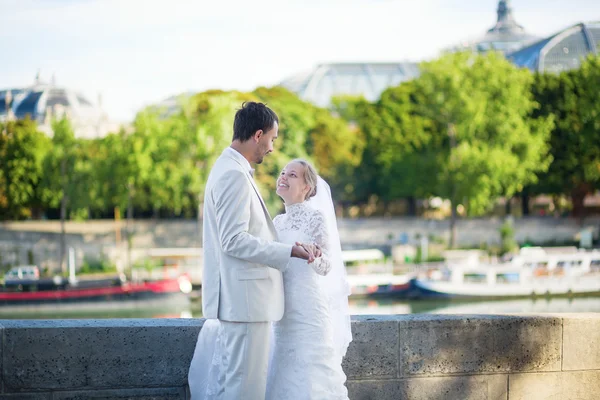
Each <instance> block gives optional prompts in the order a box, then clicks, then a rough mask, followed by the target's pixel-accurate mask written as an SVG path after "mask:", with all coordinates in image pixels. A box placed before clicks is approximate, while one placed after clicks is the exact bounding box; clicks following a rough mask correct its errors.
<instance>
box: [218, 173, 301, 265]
mask: <svg viewBox="0 0 600 400" xmlns="http://www.w3.org/2000/svg"><path fill="white" fill-rule="evenodd" d="M254 195H255V193H254V190H253V188H252V187H251V186H250V184H249V182H248V178H247V177H246V176H245V175H244V173H243V172H241V171H237V170H231V171H228V172H226V173H225V174H223V176H222V177H221V178H220V179H219V181H218V182H215V185H214V186H213V190H212V197H213V201H214V204H215V209H216V217H217V229H218V232H219V243H220V245H221V250H222V251H223V252H224V253H225V254H227V255H229V256H231V257H235V258H239V259H241V260H245V261H249V262H252V263H256V264H263V265H267V266H269V267H271V268H275V269H278V270H280V271H284V270H285V269H286V268H287V264H288V262H289V260H290V257H291V253H292V246H291V245H287V244H283V243H278V242H274V241H270V240H265V239H262V238H259V237H256V236H253V235H251V234H250V233H248V231H249V226H250V209H251V203H250V200H251V196H254Z"/></svg>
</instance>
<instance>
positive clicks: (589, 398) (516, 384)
mask: <svg viewBox="0 0 600 400" xmlns="http://www.w3.org/2000/svg"><path fill="white" fill-rule="evenodd" d="M508 391H509V400H530V399H536V400H598V398H600V371H569V372H539V373H533V374H511V375H510V376H509V378H508Z"/></svg>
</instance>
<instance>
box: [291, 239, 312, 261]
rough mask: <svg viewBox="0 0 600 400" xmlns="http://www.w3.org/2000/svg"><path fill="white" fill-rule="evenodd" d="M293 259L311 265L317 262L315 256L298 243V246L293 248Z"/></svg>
mask: <svg viewBox="0 0 600 400" xmlns="http://www.w3.org/2000/svg"><path fill="white" fill-rule="evenodd" d="M292 257H295V258H300V259H302V260H306V261H308V263H309V264H310V263H312V262H313V261H315V256H314V254H312V253H310V252H309V251H307V250H306V249H305V248H304V247H302V246H301V245H298V243H296V245H295V246H293V247H292Z"/></svg>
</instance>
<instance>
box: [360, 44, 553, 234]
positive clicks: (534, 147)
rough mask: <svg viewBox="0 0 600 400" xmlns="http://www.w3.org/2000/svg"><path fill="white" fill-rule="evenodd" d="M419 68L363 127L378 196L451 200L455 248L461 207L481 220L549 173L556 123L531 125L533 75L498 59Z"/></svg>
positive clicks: (456, 58)
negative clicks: (498, 203) (498, 201)
mask: <svg viewBox="0 0 600 400" xmlns="http://www.w3.org/2000/svg"><path fill="white" fill-rule="evenodd" d="M420 68H421V75H420V76H419V77H418V78H416V79H415V80H414V81H411V82H406V83H403V84H401V85H400V86H399V87H397V88H392V89H389V90H387V91H386V92H384V93H383V95H382V97H381V99H380V100H379V101H378V102H377V103H375V104H374V106H373V107H372V109H371V110H370V111H368V112H367V113H366V118H365V119H364V120H363V121H362V123H361V126H362V127H363V129H364V130H365V131H366V132H367V137H368V138H370V139H369V142H368V146H367V147H368V149H367V152H372V153H373V156H374V158H375V160H376V163H377V167H379V168H378V172H375V174H377V176H379V177H380V179H379V181H378V182H379V184H378V188H377V189H378V191H379V193H380V194H381V195H382V196H383V197H384V198H388V199H392V198H394V197H396V196H402V197H405V196H411V195H412V196H419V197H420V196H427V195H437V196H440V197H444V198H449V199H450V200H451V203H452V216H451V245H452V246H454V245H455V244H456V218H457V205H458V204H463V206H464V207H465V208H466V211H467V213H468V214H469V215H478V214H482V213H484V212H486V211H487V210H488V209H489V208H490V207H491V206H492V205H493V203H494V202H495V200H496V198H497V197H499V196H512V195H513V194H514V193H516V192H519V191H521V190H522V189H523V187H524V186H525V185H527V184H529V183H531V182H535V180H536V173H538V172H541V171H544V170H546V169H547V166H548V164H549V162H550V158H549V157H548V155H547V154H548V146H547V139H548V136H549V132H550V130H551V128H552V121H551V118H547V117H541V118H537V119H532V118H530V114H531V112H532V110H533V109H534V108H535V107H536V103H535V102H534V101H533V99H532V96H531V93H530V86H531V83H532V75H531V74H530V73H529V72H528V71H526V70H520V69H517V68H516V67H514V66H513V65H512V64H510V63H509V62H508V61H506V60H505V59H504V58H503V57H502V56H501V55H498V54H496V53H488V54H486V55H476V54H472V53H454V54H447V55H444V56H443V57H441V58H440V59H438V60H435V61H431V62H424V63H422V64H421V67H420ZM386 185H387V187H386Z"/></svg>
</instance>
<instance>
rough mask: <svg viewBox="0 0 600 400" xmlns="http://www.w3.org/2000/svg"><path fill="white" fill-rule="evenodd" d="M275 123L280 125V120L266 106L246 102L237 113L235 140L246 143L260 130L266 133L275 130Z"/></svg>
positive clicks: (234, 127) (234, 122) (234, 129)
mask: <svg viewBox="0 0 600 400" xmlns="http://www.w3.org/2000/svg"><path fill="white" fill-rule="evenodd" d="M275 122H277V123H279V118H277V114H275V112H274V111H273V110H271V109H270V108H269V107H267V106H266V104H263V103H257V102H254V101H245V102H244V103H243V104H242V108H240V109H239V110H238V111H237V112H236V113H235V120H234V121H233V140H239V141H240V142H245V141H247V140H249V139H250V138H251V137H252V136H254V134H255V133H256V131H258V130H260V129H262V131H263V132H265V133H266V132H267V131H268V130H270V129H271V128H273V125H275Z"/></svg>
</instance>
